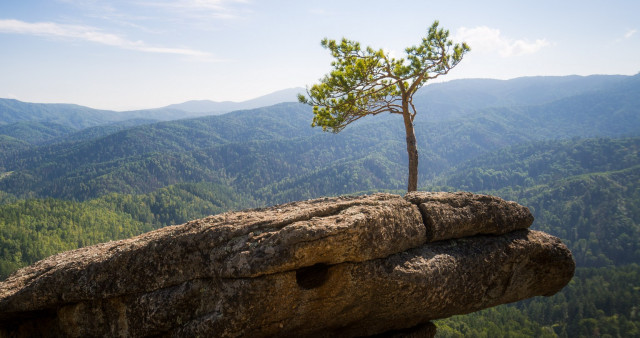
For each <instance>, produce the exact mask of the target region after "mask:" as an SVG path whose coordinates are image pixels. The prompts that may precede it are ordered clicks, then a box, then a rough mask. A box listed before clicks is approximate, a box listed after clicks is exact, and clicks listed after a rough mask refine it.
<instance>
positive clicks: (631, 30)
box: [624, 29, 637, 39]
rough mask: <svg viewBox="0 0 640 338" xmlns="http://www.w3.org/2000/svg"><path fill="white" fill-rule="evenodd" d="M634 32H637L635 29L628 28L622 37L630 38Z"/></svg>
mask: <svg viewBox="0 0 640 338" xmlns="http://www.w3.org/2000/svg"><path fill="white" fill-rule="evenodd" d="M636 32H637V30H635V29H630V30H629V31H627V33H625V34H624V38H625V39H628V38H630V37H631V36H633V34H636Z"/></svg>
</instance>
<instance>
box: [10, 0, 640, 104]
mask: <svg viewBox="0 0 640 338" xmlns="http://www.w3.org/2000/svg"><path fill="white" fill-rule="evenodd" d="M639 11H640V3H638V2H636V1H631V0H626V1H616V2H615V5H612V4H611V3H604V2H582V1H577V0H569V1H563V2H560V3H558V2H551V1H546V0H545V1H538V2H527V3H523V2H511V1H488V2H482V3H478V2H475V1H467V0H463V1H459V2H457V3H456V6H455V7H451V6H450V5H448V4H446V3H441V2H431V1H409V0H406V1H397V2H394V3H393V6H390V5H389V3H388V2H385V1H366V2H364V1H349V2H341V1H337V0H330V1H324V2H322V3H318V2H298V1H285V0H280V1H269V2H258V1H251V0H197V1H196V0H175V1H165V0H141V1H136V2H130V1H123V0H114V1H110V2H109V3H103V2H96V1H80V0H51V1H43V0H27V1H20V2H2V3H1V4H0V13H1V14H0V44H2V46H3V47H4V48H3V53H2V54H1V55H0V73H2V74H3V81H1V82H0V97H4V98H14V99H18V100H20V101H25V102H43V103H48V102H68V103H74V104H79V105H83V106H87V107H92V108H96V109H109V110H117V111H123V110H133V109H147V108H150V107H152V108H156V107H163V106H167V105H170V104H176V103H180V102H186V101H191V100H211V101H216V102H221V101H232V102H242V101H246V100H249V99H252V98H256V97H260V96H263V95H266V94H269V93H273V92H275V91H278V90H281V89H283V88H295V87H305V86H307V85H312V84H313V83H315V82H316V81H318V79H319V78H321V77H322V76H323V75H324V74H325V73H327V72H328V71H329V70H330V61H331V59H330V56H329V53H328V52H327V51H326V50H324V49H323V48H322V47H321V46H320V40H321V39H322V38H324V37H328V38H332V39H340V38H341V37H347V38H349V39H353V40H356V41H359V42H360V43H361V44H362V45H365V46H367V45H370V46H372V47H374V48H383V49H385V50H387V51H389V53H391V54H392V55H393V56H397V57H402V56H403V54H404V51H403V50H404V48H405V47H408V46H412V45H415V44H418V43H419V42H420V40H421V38H422V37H423V36H424V34H425V32H426V29H427V28H428V26H429V25H431V23H432V22H433V21H434V20H439V21H440V24H441V26H442V27H444V28H446V29H449V30H450V31H451V37H452V39H454V41H466V42H468V43H469V44H470V45H471V48H472V51H471V53H469V54H468V55H467V56H466V57H465V59H464V60H463V61H462V63H461V64H460V65H459V66H458V67H457V68H456V69H454V70H453V71H452V72H451V73H450V74H449V75H447V76H446V77H444V78H443V79H442V80H443V81H449V80H453V79H462V78H491V79H512V78H518V77H523V76H563V75H583V76H584V75H592V74H620V75H634V74H636V73H638V71H640V61H638V60H640V58H638V56H640V36H639V35H638V33H637V31H638V29H640V24H638V21H637V18H636V13H638V12H639ZM381 23H384V24H381Z"/></svg>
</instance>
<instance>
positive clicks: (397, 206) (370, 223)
mask: <svg viewBox="0 0 640 338" xmlns="http://www.w3.org/2000/svg"><path fill="white" fill-rule="evenodd" d="M532 222H533V217H532V216H531V213H530V212H529V210H528V209H527V208H525V207H523V206H520V205H518V204H516V203H514V202H506V201H504V200H501V199H499V198H497V197H493V196H485V195H475V194H470V193H410V194H407V196H405V197H404V198H403V197H401V196H397V195H390V194H374V195H370V196H358V197H336V198H324V199H317V200H310V201H302V202H295V203H289V204H284V205H280V206H274V207H271V208H265V209H256V210H248V211H240V212H232V213H225V214H220V215H216V216H210V217H207V218H204V219H200V220H195V221H191V222H188V223H185V224H183V225H177V226H171V227H165V228H162V229H159V230H156V231H152V232H149V233H146V234H143V235H140V236H137V237H134V238H130V239H126V240H121V241H115V242H109V243H104V244H99V245H95V246H91V247H86V248H82V249H78V250H73V251H68V252H63V253H60V254H57V255H54V256H51V257H49V258H47V259H44V260H42V261H40V262H37V263H35V264H33V265H32V266H29V267H26V268H23V269H21V270H19V271H17V272H16V273H14V274H13V275H11V276H10V277H9V278H8V279H7V280H5V281H3V282H0V336H25V337H26V336H32V335H49V336H50V335H53V336H70V337H81V336H152V335H162V336H176V337H183V336H196V335H201V336H220V337H227V336H228V337H238V336H246V337H267V336H312V337H313V336H318V337H331V336H337V335H338V336H367V335H376V334H381V333H385V332H394V331H396V332H403V334H406V333H407V332H408V331H407V330H408V329H409V330H411V328H416V329H415V330H417V331H415V332H416V333H417V332H422V333H420V334H423V335H424V334H425V332H435V328H434V327H433V325H432V324H430V323H429V322H430V321H431V320H434V319H439V318H446V317H449V316H452V315H455V314H464V313H469V312H473V311H478V310H481V309H484V308H487V307H491V306H495V305H499V304H503V303H509V302H514V301H518V300H522V299H526V298H529V297H533V296H539V295H547V296H548V295H552V294H554V293H556V292H557V291H559V290H560V289H561V288H562V287H564V286H565V285H566V284H567V283H568V282H569V281H570V279H571V278H572V276H573V272H574V269H575V263H574V261H573V258H572V256H571V252H570V251H569V250H568V249H567V247H566V246H565V245H564V244H562V243H561V242H560V240H558V239H557V238H555V237H553V236H550V235H548V234H545V233H542V232H538V231H530V230H528V227H529V226H530V225H531V223H532ZM398 330H399V331H398ZM430 334H431V333H430Z"/></svg>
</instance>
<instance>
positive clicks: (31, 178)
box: [0, 75, 640, 337]
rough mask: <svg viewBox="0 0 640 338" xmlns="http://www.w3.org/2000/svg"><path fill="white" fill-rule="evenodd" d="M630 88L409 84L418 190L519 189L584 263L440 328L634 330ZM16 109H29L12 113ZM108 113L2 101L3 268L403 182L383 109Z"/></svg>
mask: <svg viewBox="0 0 640 338" xmlns="http://www.w3.org/2000/svg"><path fill="white" fill-rule="evenodd" d="M638 101H640V76H638V75H636V76H631V77H626V76H596V77H551V78H545V77H541V78H521V79H515V80H509V81H497V80H460V81H451V82H447V83H443V84H435V85H429V86H426V87H424V88H423V89H421V91H420V92H418V93H417V94H416V98H415V103H416V107H417V108H418V111H419V112H420V113H419V115H418V116H419V117H418V118H417V119H416V126H415V128H416V136H417V138H418V143H419V145H418V146H419V151H420V161H421V162H420V185H419V186H420V190H429V191H442V190H445V191H459V190H462V191H471V192H477V193H485V194H492V195H497V196H500V197H502V198H505V199H508V200H514V201H517V202H518V203H520V204H523V205H525V206H527V207H529V208H530V210H531V211H532V213H533V214H534V217H535V222H534V224H533V226H532V228H534V229H537V230H542V231H545V232H548V233H550V234H552V235H555V236H558V237H560V238H561V239H562V241H563V242H564V243H565V244H566V245H567V246H568V247H569V248H570V249H571V251H572V253H573V256H574V259H575V260H576V263H577V270H576V274H575V277H574V278H573V280H572V281H571V282H570V284H569V285H568V286H567V287H565V288H564V289H563V290H562V291H560V292H559V293H558V294H556V295H554V296H552V297H536V298H533V299H529V300H525V301H521V302H518V303H514V304H507V305H502V306H498V307H495V308H491V309H487V310H484V311H480V312H477V313H472V314H468V315H464V316H456V317H452V318H447V319H441V320H438V321H436V324H437V326H438V336H440V337H500V336H508V337H520V336H521V337H531V336H535V337H556V336H558V337H576V336H585V337H586V336H600V337H640V305H638V304H640V266H639V265H638V264H640V112H639V111H638V107H640V102H638ZM7 107H9V108H7ZM45 108H46V109H45ZM3 109H4V110H3ZM21 109H24V111H25V112H28V113H29V114H31V115H30V116H32V119H31V120H20V121H16V120H15V118H13V119H10V118H8V117H7V116H14V115H12V114H13V112H15V111H20V110H21ZM65 109H66V110H65ZM64 112H67V113H66V115H65V114H64ZM25 114H26V113H25ZM420 114H421V115H420ZM123 115H124V114H123ZM83 116H86V119H84V120H83ZM101 116H102V115H101V112H100V111H88V112H87V111H85V110H83V109H82V108H81V107H79V106H54V107H46V105H29V104H23V105H20V104H19V103H16V102H13V101H10V102H3V103H2V104H0V278H1V279H4V278H6V277H7V276H8V275H9V274H11V273H12V272H14V271H16V270H17V269H18V268H20V267H23V266H26V265H29V264H32V263H34V262H36V261H37V260H39V259H42V258H44V257H47V256H49V255H52V254H54V253H57V252H61V251H65V250H70V249H75V248H79V247H83V246H87V245H92V244H96V243H101V242H106V241H110V240H117V239H122V238H128V237H132V236H136V235H138V234H141V233H144V232H147V231H150V230H152V229H157V228H160V227H163V226H167V225H172V224H181V223H184V222H187V221H189V220H192V219H197V218H201V217H205V216H208V215H211V214H217V213H221V212H226V211H232V210H240V209H246V208H254V207H262V206H267V205H273V204H279V203H284V202H289V201H294V200H302V199H309V198H317V197H322V196H335V195H344V194H363V193H370V192H374V191H386V192H392V193H397V194H403V193H404V189H405V187H406V186H405V184H406V166H407V159H406V150H405V144H404V142H405V141H404V136H403V130H402V123H401V121H399V120H398V119H395V118H394V116H382V115H381V116H376V117H372V118H365V119H363V120H362V121H359V122H358V123H356V124H354V125H352V126H349V127H347V128H346V129H345V130H344V131H342V132H341V133H340V134H329V133H322V132H321V131H320V130H317V129H313V128H311V127H310V123H311V117H312V113H311V111H310V109H309V107H306V106H303V105H300V104H297V103H283V104H278V105H274V106H270V107H264V108H259V109H252V110H245V111H236V112H232V113H228V114H224V115H216V116H205V117H199V118H190V119H181V120H170V121H162V122H159V121H155V120H148V119H133V120H126V121H125V120H122V121H114V120H113V118H112V119H111V120H105V119H104V118H102V117H101ZM132 116H133V117H138V116H137V115H132ZM139 116H144V114H142V113H140V114H139Z"/></svg>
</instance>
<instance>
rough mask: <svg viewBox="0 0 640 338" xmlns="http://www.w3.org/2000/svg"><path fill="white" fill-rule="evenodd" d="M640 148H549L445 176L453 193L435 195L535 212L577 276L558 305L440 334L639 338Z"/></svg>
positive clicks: (499, 312)
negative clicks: (494, 201) (489, 198)
mask: <svg viewBox="0 0 640 338" xmlns="http://www.w3.org/2000/svg"><path fill="white" fill-rule="evenodd" d="M639 145H640V141H639V139H637V138H629V139H585V140H581V139H573V140H562V141H544V142H538V143H534V144H529V145H523V146H516V147H513V148H507V149H503V150H500V151H498V152H495V153H492V154H488V155H487V156H484V157H483V158H481V159H477V160H474V161H471V162H469V163H467V164H464V165H462V166H460V168H459V169H458V170H456V171H454V172H453V173H451V174H450V175H448V176H446V177H444V178H441V179H440V180H439V182H447V183H448V184H452V183H453V184H454V186H453V187H452V186H448V187H432V188H433V189H445V190H446V189H448V190H460V189H462V190H472V191H475V192H481V193H489V194H494V195H498V196H501V197H503V198H505V199H508V200H514V201H517V202H518V203H520V204H523V205H525V206H527V207H529V208H530V209H531V211H532V213H533V215H534V217H535V222H534V224H533V226H532V228H533V229H537V230H542V231H545V232H548V233H551V234H553V235H555V236H558V237H560V238H561V239H562V241H563V242H564V243H565V244H566V245H567V246H568V247H569V248H570V249H571V251H572V253H573V256H574V259H575V260H576V264H577V267H578V268H577V271H576V275H575V276H574V278H573V280H572V281H571V282H570V284H569V285H568V286H567V287H565V288H564V289H563V290H562V291H561V292H559V293H558V294H557V295H555V296H553V297H549V298H545V297H536V298H533V299H529V300H526V301H523V302H519V303H516V304H513V305H504V306H500V307H496V308H493V309H489V310H485V311H481V312H478V313H474V314H469V315H465V316H457V317H453V318H449V319H446V320H443V321H439V325H440V326H441V327H440V328H439V330H438V336H441V337H496V336H497V337H500V336H509V337H518V336H522V337H530V336H535V337H538V336H549V337H552V336H560V337H576V336H580V337H587V336H589V337H591V336H602V337H607V336H611V337H640V308H639V307H638V305H637V304H640V287H639V286H640V266H638V265H637V263H638V262H640V158H639V152H638V146H639ZM458 184H459V185H460V186H456V185H458ZM470 187H474V188H483V189H478V190H475V189H468V188H470Z"/></svg>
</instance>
